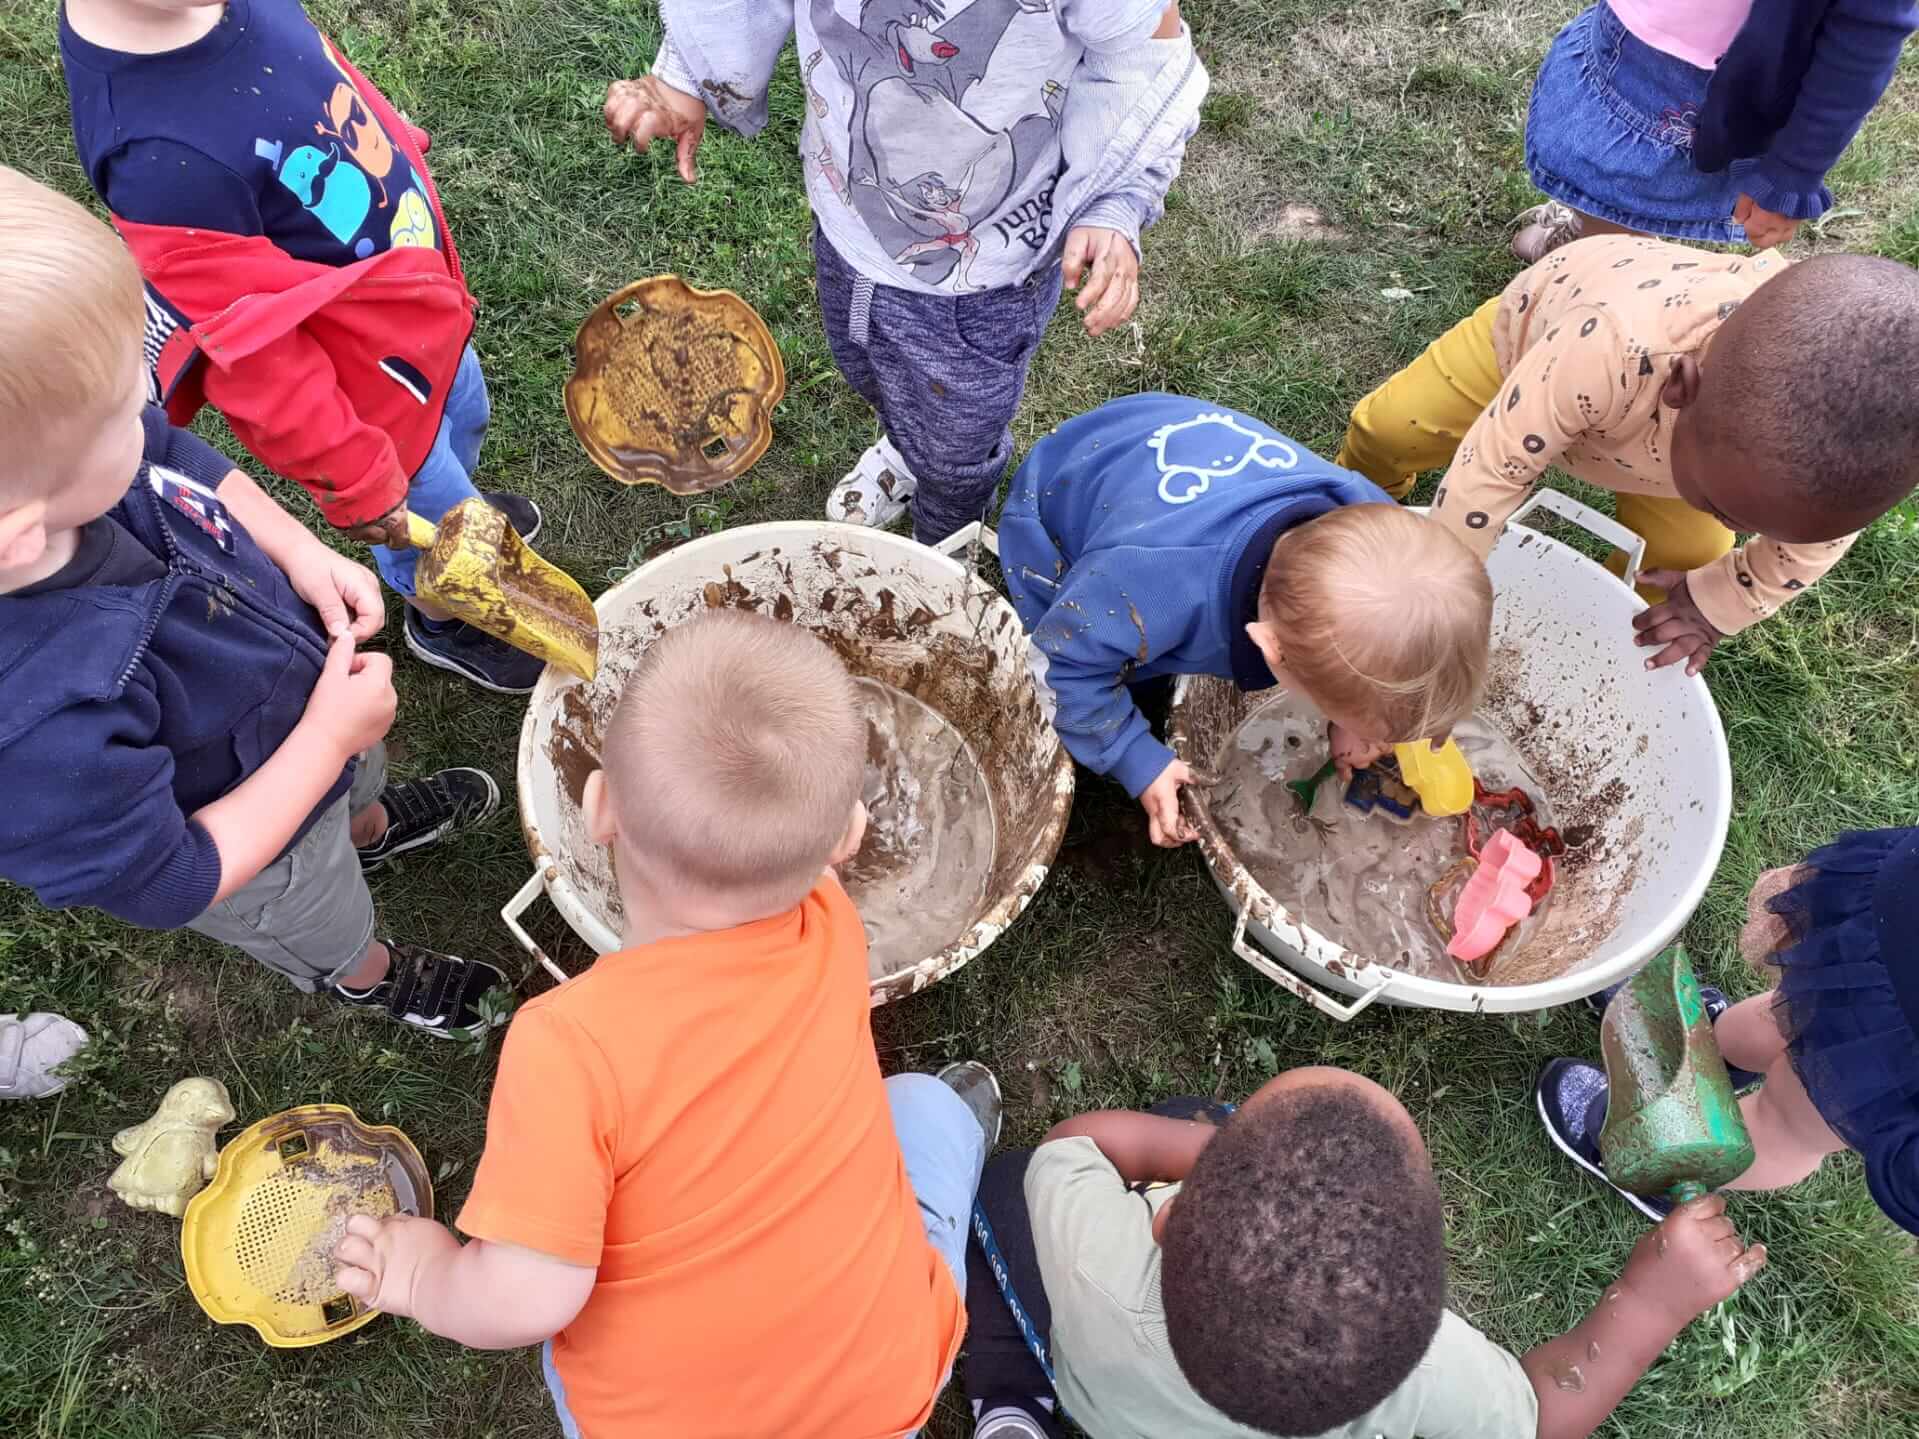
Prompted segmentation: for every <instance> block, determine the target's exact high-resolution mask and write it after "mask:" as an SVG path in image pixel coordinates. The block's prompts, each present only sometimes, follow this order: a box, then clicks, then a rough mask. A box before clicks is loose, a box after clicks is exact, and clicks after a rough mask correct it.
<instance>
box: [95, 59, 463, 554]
mask: <svg viewBox="0 0 1919 1439" xmlns="http://www.w3.org/2000/svg"><path fill="white" fill-rule="evenodd" d="M328 48H329V49H331V50H332V51H333V54H334V58H335V59H336V60H337V61H338V63H339V65H340V67H341V69H342V70H344V71H345V72H346V73H347V74H348V75H349V76H350V77H351V78H352V80H353V83H354V85H355V87H356V88H357V89H358V91H359V92H360V95H361V97H362V99H364V100H365V102H366V104H367V107H368V109H370V110H372V111H373V112H374V113H375V114H376V115H377V116H378V117H379V120H380V123H381V124H382V125H384V126H385V128H386V131H387V133H388V134H389V135H391V136H392V137H394V142H395V143H396V144H397V145H398V146H399V147H400V148H401V150H402V151H403V152H404V154H405V156H406V158H407V160H408V161H409V162H410V163H411V164H412V166H413V170H414V173H415V174H416V175H417V176H418V177H419V179H420V181H421V183H422V184H423V186H424V187H425V189H426V194H427V199H428V202H429V203H430V204H431V206H432V208H433V218H434V220H435V222H436V223H437V224H438V226H439V233H440V235H441V237H442V243H443V244H444V247H445V248H444V250H443V251H442V250H441V249H436V248H430V247H414V246H400V247H395V248H393V249H390V250H386V251H383V252H381V253H379V254H376V255H372V256H370V257H369V258H367V259H365V260H362V261H359V262H357V263H355V264H351V265H345V266H339V267H336V266H331V265H322V264H315V263H313V262H311V261H307V260H300V259H296V258H295V257H294V256H292V255H289V254H288V253H287V252H286V251H284V250H282V249H280V248H279V247H278V246H276V245H274V244H273V243H272V242H271V241H270V240H267V239H265V238H263V237H261V236H257V235H251V236H248V235H229V234H223V233H220V232H218V231H213V230H203V229H191V228H181V227H176V226H168V225H141V224H135V223H133V222H131V221H127V220H122V219H120V218H118V217H117V216H116V217H115V220H114V223H115V224H116V225H117V226H118V228H119V230H120V233H121V235H123V236H124V237H125V239H126V242H127V246H128V248H129V249H131V250H132V251H133V255H134V258H135V260H137V261H138V262H139V265H140V270H141V273H142V274H143V275H144V276H145V277H146V281H147V285H148V287H149V288H150V289H151V290H152V291H153V292H154V293H155V295H157V296H158V298H159V300H160V301H161V302H162V303H163V304H164V306H165V307H166V308H168V309H171V310H172V311H174V312H175V313H176V314H177V315H178V316H179V318H180V319H181V320H182V321H183V322H184V324H185V326H186V327H187V328H184V329H180V330H176V331H175V332H174V333H173V334H172V336H171V338H170V339H169V340H168V342H167V343H166V345H165V346H164V347H163V348H162V349H161V351H160V353H159V355H158V356H157V357H156V361H155V366H154V368H155V373H156V377H157V379H158V382H159V387H160V395H161V397H162V399H163V400H164V402H165V404H166V408H167V415H168V417H169V418H170V419H171V420H172V421H173V422H174V423H175V424H176V425H184V424H186V423H188V422H189V421H190V420H191V419H192V418H193V416H194V414H195V413H197V412H198V411H199V409H200V407H201V406H202V405H203V404H210V405H212V406H213V407H214V408H215V409H217V410H219V411H220V412H221V414H223V415H224V416H225V417H226V421H227V424H228V425H229V426H230V427H231V428H232V430H233V433H234V434H235V435H237V436H238V437H239V439H240V442H241V443H242V444H243V445H245V446H246V447H247V449H248V450H249V451H250V452H251V453H252V454H253V456H254V457H255V458H256V459H258V460H259V461H260V463H261V464H263V465H265V466H266V467H267V468H268V469H270V470H272V471H273V472H274V473H275V474H279V475H284V476H286V477H287V478H288V479H291V480H295V481H297V482H298V483H299V484H300V485H302V486H304V487H305V488H306V490H307V491H308V492H309V493H311V494H312V496H313V498H314V499H315V500H316V501H317V502H318V503H319V505H320V509H321V511H322V513H324V514H325V515H326V517H327V519H328V520H329V521H330V522H331V523H332V524H333V525H335V526H337V527H339V528H341V529H346V528H349V527H351V526H354V525H358V524H364V523H366V522H368V521H370V520H374V519H378V518H379V517H380V516H382V515H386V514H388V513H390V512H391V511H392V510H393V509H394V508H395V507H397V506H398V505H399V504H400V503H401V502H402V501H403V500H404V499H405V498H406V491H407V483H408V481H409V480H410V479H411V478H412V476H413V474H414V472H415V471H416V470H418V469H419V467H420V465H421V464H422V463H423V462H424V461H425V459H426V456H427V452H428V451H429V450H431V449H432V447H433V440H434V436H435V435H436V434H438V432H439V428H440V415H441V411H442V410H443V409H444V407H445V403H446V395H447V391H448V389H449V388H450V387H451V385H452V382H453V376H454V373H455V372H456V371H457V370H458V368H459V364H460V356H461V354H462V352H463V351H464V350H465V348H466V343H467V340H468V338H469V337H470V336H471V334H472V332H473V312H474V308H475V305H474V299H473V296H472V295H471V294H470V293H469V292H468V291H467V288H466V283H465V280H464V279H463V277H462V275H461V272H460V262H459V257H458V255H457V254H456V253H455V251H454V248H453V238H452V235H451V233H450V232H449V230H448V228H447V224H446V216H445V214H444V213H443V212H442V210H441V208H440V197H439V193H438V191H437V190H436V189H435V188H434V186H433V182H432V179H431V177H430V176H429V175H428V174H427V169H426V162H425V159H424V156H425V153H426V149H427V144H428V141H427V136H426V132H425V131H423V130H420V129H418V128H416V127H415V126H412V125H409V124H408V123H407V122H406V121H405V120H403V119H401V118H400V114H399V112H398V111H397V110H395V109H394V108H393V106H392V105H391V104H390V103H389V102H388V101H387V99H386V97H385V96H384V95H382V94H381V93H380V92H379V91H378V90H377V89H375V88H374V87H373V84H372V83H371V82H370V81H369V80H368V79H367V78H366V77H365V76H364V75H362V74H361V73H360V72H359V71H358V70H356V69H354V68H353V66H352V65H351V64H350V63H348V62H347V60H346V59H345V57H344V56H341V55H340V54H339V51H338V49H337V47H334V46H332V45H331V42H329V44H328ZM202 362H204V363H202Z"/></svg>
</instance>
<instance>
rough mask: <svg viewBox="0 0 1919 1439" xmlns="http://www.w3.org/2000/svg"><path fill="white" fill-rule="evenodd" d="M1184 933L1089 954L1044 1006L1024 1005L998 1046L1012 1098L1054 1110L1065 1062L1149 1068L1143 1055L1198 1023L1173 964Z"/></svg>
mask: <svg viewBox="0 0 1919 1439" xmlns="http://www.w3.org/2000/svg"><path fill="white" fill-rule="evenodd" d="M1179 947H1180V946H1179V937H1178V936H1177V935H1175V934H1172V933H1170V932H1166V931H1158V932H1149V933H1146V934H1142V935H1140V936H1139V937H1138V938H1134V939H1128V940H1126V941H1124V942H1123V943H1122V944H1120V945H1116V946H1115V947H1114V948H1112V949H1110V950H1106V951H1102V952H1100V953H1097V954H1089V955H1087V956H1085V957H1084V961H1083V962H1082V963H1081V964H1080V966H1079V967H1078V968H1077V969H1075V970H1073V971H1072V972H1071V973H1069V974H1064V975H1062V976H1061V977H1060V978H1059V980H1058V981H1057V982H1056V983H1055V984H1054V986H1053V988H1052V990H1051V991H1050V992H1049V993H1048V994H1047V995H1046V996H1045V1002H1044V1003H1043V1004H1036V1005H1030V1006H1026V1007H1024V1008H1023V1010H1022V1012H1021V1015H1020V1018H1019V1019H1018V1020H1017V1021H1016V1022H1015V1024H1014V1025H1013V1027H1012V1028H1011V1029H1010V1030H1009V1031H1008V1032H1007V1033H1006V1034H1005V1035H1004V1036H1003V1037H1002V1038H1001V1040H1000V1041H999V1042H998V1043H997V1044H995V1046H994V1063H995V1065H996V1066H997V1067H998V1068H999V1070H1000V1072H1001V1073H1002V1074H1003V1075H1004V1076H1005V1077H1006V1081H1007V1084H1008V1088H1009V1090H1010V1091H1011V1095H1012V1096H1015V1097H1016V1098H1017V1099H1020V1100H1025V1101H1027V1102H1029V1103H1031V1104H1032V1105H1033V1106H1034V1107H1035V1108H1036V1109H1039V1110H1040V1111H1041V1112H1042V1113H1045V1112H1048V1111H1049V1110H1050V1108H1051V1106H1052V1103H1053V1101H1054V1099H1055V1097H1056V1094H1057V1097H1058V1098H1060V1099H1062V1100H1064V1101H1066V1102H1067V1104H1068V1105H1069V1107H1079V1108H1084V1107H1085V1105H1084V1103H1083V1102H1077V1101H1075V1100H1074V1099H1073V1097H1072V1096H1069V1095H1066V1094H1064V1093H1063V1092H1062V1086H1061V1085H1060V1083H1059V1077H1058V1074H1057V1073H1056V1071H1057V1069H1058V1067H1059V1066H1060V1065H1062V1064H1064V1063H1068V1062H1072V1061H1075V1060H1077V1061H1078V1062H1079V1063H1080V1064H1081V1065H1082V1066H1084V1067H1085V1068H1087V1069H1097V1068H1103V1067H1105V1066H1107V1065H1110V1064H1115V1063H1117V1064H1125V1065H1132V1066H1133V1067H1135V1068H1140V1067H1144V1068H1151V1066H1150V1065H1145V1066H1141V1065H1140V1064H1139V1063H1138V1057H1139V1056H1140V1055H1142V1054H1144V1053H1146V1052H1148V1051H1150V1050H1152V1049H1154V1048H1155V1047H1157V1046H1159V1045H1161V1044H1163V1043H1165V1042H1166V1041H1167V1040H1168V1039H1169V1038H1170V1037H1172V1036H1176V1035H1178V1034H1180V1033H1181V1032H1182V1030H1183V1029H1186V1028H1190V1026H1191V1010H1192V1005H1191V1003H1190V997H1189V996H1185V995H1182V994H1181V993H1179V991H1178V988H1177V986H1176V985H1175V983H1174V982H1173V980H1172V977H1171V969H1172V966H1173V964H1174V961H1175V957H1176V956H1177V954H1178V953H1179Z"/></svg>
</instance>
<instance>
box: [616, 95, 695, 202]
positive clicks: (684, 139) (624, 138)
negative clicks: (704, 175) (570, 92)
mask: <svg viewBox="0 0 1919 1439" xmlns="http://www.w3.org/2000/svg"><path fill="white" fill-rule="evenodd" d="M605 115H606V128H607V132H608V133H609V134H611V135H612V137H613V143H614V144H616V145H631V146H632V147H633V149H634V151H635V152H636V153H639V154H645V153H646V147H647V146H648V145H651V144H652V143H653V142H654V141H655V140H676V141H678V142H679V151H680V178H681V179H682V180H684V181H686V183H687V184H689V185H691V184H692V183H693V182H694V181H695V180H697V179H699V172H698V171H697V170H696V169H695V168H694V165H693V152H694V151H696V150H698V149H699V148H700V139H701V137H702V136H704V135H705V134H706V104H705V102H704V101H702V100H701V99H700V98H699V97H698V96H697V95H689V94H687V93H686V92H685V91H684V90H675V89H674V88H673V87H672V86H671V85H669V84H667V83H666V82H665V81H664V80H660V79H658V78H656V77H654V76H652V75H642V76H641V77H640V78H639V79H637V80H615V81H614V82H613V83H612V84H611V85H608V86H607V87H606V109H605Z"/></svg>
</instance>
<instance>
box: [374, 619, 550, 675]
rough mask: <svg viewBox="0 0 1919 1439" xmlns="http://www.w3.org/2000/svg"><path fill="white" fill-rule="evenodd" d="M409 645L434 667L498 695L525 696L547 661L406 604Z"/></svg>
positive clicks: (416, 655) (417, 654) (422, 659)
mask: <svg viewBox="0 0 1919 1439" xmlns="http://www.w3.org/2000/svg"><path fill="white" fill-rule="evenodd" d="M406 647H407V648H408V649H409V650H411V651H413V654H414V656H415V657H416V658H417V659H419V660H421V661H423V662H424V663H426V664H430V665H432V666H433V667H434V668H435V669H443V670H451V671H452V672H453V673H454V674H456V675H461V676H464V677H465V678H467V679H470V680H472V681H473V683H474V684H476V685H478V686H479V687H480V688H481V689H483V690H492V691H493V692H494V693H495V694H502V695H524V694H531V693H532V692H533V686H534V685H536V684H538V683H539V680H540V672H541V671H542V670H544V669H545V668H546V661H545V660H539V659H535V658H534V657H533V656H532V655H530V654H526V653H524V652H523V651H521V650H516V649H514V648H513V646H512V645H509V644H503V643H501V642H500V641H499V640H496V639H494V638H493V636H491V635H489V634H486V633H484V632H483V631H481V630H476V629H474V628H473V626H472V625H469V624H462V623H461V622H460V621H459V620H446V621H444V622H440V623H436V622H434V621H433V620H429V619H428V618H427V617H426V616H425V615H423V614H421V613H420V612H419V611H418V610H416V609H414V608H413V606H412V605H408V606H407V607H406Z"/></svg>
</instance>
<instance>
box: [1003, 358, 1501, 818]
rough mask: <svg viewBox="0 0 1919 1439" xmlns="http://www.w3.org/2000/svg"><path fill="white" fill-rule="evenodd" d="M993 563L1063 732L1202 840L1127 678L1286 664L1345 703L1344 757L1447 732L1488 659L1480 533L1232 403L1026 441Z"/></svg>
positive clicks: (1293, 683)
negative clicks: (1464, 537) (1469, 535)
mask: <svg viewBox="0 0 1919 1439" xmlns="http://www.w3.org/2000/svg"><path fill="white" fill-rule="evenodd" d="M999 543H1000V561H1001V564H1002V566H1003V568H1004V570H1005V573H1006V583H1007V588H1008V590H1009V592H1010V593H1011V595H1012V598H1013V604H1014V607H1015V608H1016V609H1017V610H1018V611H1019V616H1020V619H1021V621H1022V622H1023V623H1024V624H1025V626H1026V628H1027V630H1028V631H1029V632H1031V634H1032V637H1033V654H1034V663H1035V668H1036V670H1038V671H1039V678H1040V680H1041V682H1042V685H1043V687H1044V688H1045V691H1046V693H1047V694H1048V696H1049V697H1050V701H1051V702H1052V704H1053V708H1054V713H1053V722H1054V724H1055V725H1056V727H1057V728H1058V730H1059V734H1060V739H1061V741H1062V742H1063V743H1064V744H1065V746H1066V749H1067V751H1068V752H1069V753H1070V754H1071V755H1072V756H1073V758H1074V759H1076V760H1078V761H1079V762H1080V763H1081V764H1083V765H1085V766H1086V767H1087V768H1088V769H1090V770H1092V771H1094V772H1095V773H1097V774H1109V775H1111V776H1112V777H1113V778H1114V779H1116V780H1118V781H1119V782H1120V783H1121V784H1122V785H1124V786H1125V787H1126V791H1127V793H1128V794H1131V795H1132V796H1133V797H1134V798H1136V799H1137V800H1139V802H1140V804H1141V805H1142V806H1143V807H1144V808H1145V810H1146V814H1147V819H1148V821H1149V824H1150V828H1151V832H1152V838H1153V842H1154V843H1155V844H1158V845H1165V846H1175V845H1180V844H1184V843H1186V842H1187V841H1188V840H1191V839H1192V838H1193V837H1194V830H1193V828H1192V826H1191V824H1190V823H1188V822H1187V820H1186V819H1185V818H1184V817H1183V816H1182V815H1181V814H1180V811H1179V790H1180V787H1181V786H1182V785H1187V784H1191V783H1192V782H1193V780H1194V773H1193V771H1192V770H1191V769H1190V768H1189V767H1188V766H1187V765H1186V764H1185V763H1184V762H1182V761H1181V760H1179V759H1178V758H1176V757H1175V756H1174V754H1173V752H1172V750H1171V749H1169V748H1168V747H1167V746H1166V744H1165V743H1164V742H1162V741H1161V740H1160V739H1158V738H1156V737H1155V736H1154V734H1153V732H1152V728H1151V726H1150V725H1149V724H1148V722H1147V720H1146V717H1145V715H1143V714H1142V713H1140V710H1139V707H1138V705H1137V704H1136V703H1135V702H1134V699H1133V697H1132V695H1131V693H1130V692H1129V690H1128V686H1129V685H1132V684H1136V683H1138V682H1139V681H1142V680H1148V679H1153V678H1155V677H1157V676H1161V675H1183V674H1207V675H1218V676H1221V677H1223V678H1228V679H1231V680H1233V681H1235V682H1236V683H1237V684H1238V685H1239V687H1240V688H1241V689H1244V690H1258V689H1265V688H1267V687H1269V686H1271V685H1272V684H1274V683H1275V682H1277V683H1281V684H1284V685H1286V686H1287V687H1288V688H1289V689H1292V690H1294V691H1297V692H1298V693H1300V694H1303V695H1304V696H1305V697H1306V698H1307V699H1309V700H1311V701H1312V702H1313V704H1314V705H1315V706H1316V707H1317V708H1318V709H1319V711H1320V713H1322V714H1324V715H1325V716H1326V717H1327V718H1328V720H1329V721H1330V722H1331V741H1332V746H1333V754H1334V757H1335V758H1336V759H1337V760H1338V761H1339V762H1340V764H1341V766H1342V768H1345V769H1351V768H1354V767H1358V766H1362V765H1366V764H1369V763H1371V762H1372V761H1373V760H1374V759H1376V758H1378V757H1379V756H1380V755H1381V754H1384V753H1385V752H1386V750H1387V749H1388V748H1390V747H1391V746H1392V745H1393V744H1394V743H1398V742H1404V741H1408V740H1415V739H1420V738H1422V737H1426V736H1433V735H1443V734H1445V733H1447V732H1448V731H1449V730H1450V729H1451V728H1452V727H1453V726H1454V725H1455V724H1457V723H1458V722H1459V721H1460V720H1462V719H1464V718H1465V717H1466V716H1467V715H1468V714H1470V713H1471V712H1472V709H1473V705H1474V703H1475V702H1476V700H1477V698H1478V696H1479V692H1480V688H1481V686H1482V685H1483V684H1484V682H1485V677H1486V654H1487V648H1488V644H1489V635H1490V630H1491V625H1492V601H1493V596H1492V585H1491V583H1490V582H1489V581H1488V580H1487V578H1486V569H1485V566H1484V565H1483V564H1482V563H1481V562H1480V561H1479V559H1478V558H1476V557H1475V556H1474V555H1473V554H1472V552H1471V551H1470V550H1468V549H1467V548H1466V546H1465V545H1463V544H1461V543H1460V542H1459V541H1458V540H1457V539H1455V538H1454V537H1453V536H1451V535H1449V534H1447V533H1446V531H1445V530H1443V529H1442V528H1440V527H1439V526H1438V525H1435V524H1433V523H1431V522H1430V521H1428V520H1425V519H1423V518H1421V517H1420V516H1418V515H1415V514H1412V513H1410V512H1408V511H1405V510H1402V509H1400V508H1399V507H1398V506H1396V505H1394V504H1392V502H1391V500H1390V499H1389V498H1388V496H1387V495H1386V494H1385V492H1384V491H1382V490H1380V489H1379V488H1378V487H1377V486H1375V485H1373V484H1371V483H1370V482H1368V481H1366V480H1364V479H1361V478H1360V477H1359V476H1358V475H1354V474H1349V473H1347V472H1345V471H1344V470H1340V469H1338V468H1336V467H1335V466H1333V465H1329V464H1328V463H1327V462H1326V461H1324V460H1322V459H1320V458H1319V457H1318V456H1317V455H1315V454H1313V453H1312V452H1311V451H1310V450H1307V449H1306V448H1304V447H1303V446H1301V445H1297V444H1295V443H1294V442H1292V441H1291V440H1288V439H1286V438H1285V437H1284V436H1282V435H1280V434H1278V433H1276V432H1275V431H1274V430H1272V429H1271V428H1269V427H1268V426H1266V425H1265V424H1263V423H1261V422H1260V421H1258V420H1255V419H1253V418H1252V417H1251V416H1248V415H1243V414H1239V413H1237V412H1235V411H1230V410H1222V409H1220V408H1219V407H1217V406H1209V405H1206V404H1202V403H1201V402H1200V401H1198V400H1189V399H1183V398H1181V397H1180V396H1177V395H1129V396H1127V397H1125V398H1124V399H1118V400H1113V401H1110V402H1109V403H1107V404H1105V405H1102V406H1100V407H1099V408H1098V409H1097V410H1094V411H1092V412H1091V413H1089V414H1085V415H1081V416H1080V417H1079V418H1077V419H1074V420H1069V421H1067V422H1066V423H1065V424H1064V425H1061V426H1060V427H1059V429H1057V430H1055V431H1054V432H1053V433H1052V434H1051V435H1048V436H1047V437H1046V438H1045V439H1043V440H1041V441H1040V442H1039V443H1038V444H1037V445H1035V446H1034V447H1033V450H1032V452H1031V453H1030V454H1029V455H1028V456H1027V457H1026V461H1025V463H1024V464H1022V465H1021V466H1020V468H1019V472H1018V473H1017V474H1016V475H1015V476H1014V477H1013V484H1012V492H1011V494H1010V495H1009V496H1008V498H1007V501H1006V507H1005V509H1004V510H1003V511H1002V512H1001V514H1000V520H999Z"/></svg>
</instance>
